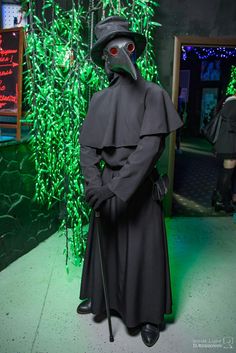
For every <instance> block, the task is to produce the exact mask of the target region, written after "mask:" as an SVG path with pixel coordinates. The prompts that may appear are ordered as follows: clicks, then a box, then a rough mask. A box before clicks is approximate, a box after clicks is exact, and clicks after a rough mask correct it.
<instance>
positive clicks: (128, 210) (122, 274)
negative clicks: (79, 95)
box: [77, 16, 182, 346]
mask: <svg viewBox="0 0 236 353" xmlns="http://www.w3.org/2000/svg"><path fill="white" fill-rule="evenodd" d="M95 34H96V37H97V42H96V43H95V44H94V46H93V48H92V50H91V57H92V60H93V61H94V62H95V63H96V64H97V65H99V66H101V67H104V68H105V71H106V73H107V75H108V78H109V81H110V84H109V87H108V88H105V89H103V90H101V91H99V92H96V93H95V94H94V95H93V96H92V99H91V101H90V105H89V109H88V113H87V116H86V118H85V120H84V122H83V125H82V128H81V132H80V138H79V139H80V146H81V152H80V161H81V168H82V172H83V175H84V180H85V194H86V200H87V201H88V203H89V204H90V206H91V207H92V208H93V210H92V213H91V218H90V225H89V232H88V239H87V247H86V254H85V258H84V264H83V271H82V279H81V287H80V299H85V300H84V301H83V302H82V303H80V305H79V306H78V308H77V312H78V313H80V314H82V313H93V314H101V313H102V312H104V311H105V302H104V293H103V287H102V281H101V269H100V263H99V255H98V247H97V242H96V236H97V233H96V219H95V212H94V211H96V210H99V212H100V215H101V225H102V252H103V255H104V266H105V271H106V277H107V289H108V293H109V307H110V308H111V309H114V310H115V311H117V312H118V313H119V315H120V317H121V318H122V320H123V322H124V323H125V325H126V326H127V327H129V328H134V327H138V326H139V327H141V335H142V339H143V341H144V343H145V344H146V345H147V346H152V345H153V344H154V343H155V342H156V341H157V339H158V337H159V324H160V323H161V322H162V321H163V320H164V314H170V313H171V312H172V296H171V283H170V270H169V261H168V248H167V238H166V231H165V224H164V215H163V209H162V203H161V202H158V201H155V200H154V199H153V198H152V189H153V180H156V178H157V170H156V168H155V165H156V163H157V161H158V159H159V158H160V156H161V154H162V152H163V150H164V147H165V137H166V136H167V135H168V134H169V133H170V132H171V131H174V130H176V129H178V128H179V127H181V126H182V121H181V119H180V117H179V115H178V114H177V112H176V110H175V108H174V105H173V103H172V101H171V99H170V97H169V95H168V93H167V92H166V91H165V90H164V89H162V88H161V87H159V86H158V85H157V84H155V83H153V82H149V81H146V80H144V78H143V77H142V76H141V74H140V72H139V69H138V67H137V66H136V64H135V61H136V59H137V58H138V57H139V56H140V55H141V54H142V52H143V51H144V49H145V45H146V39H145V37H144V36H143V35H142V34H140V33H135V32H131V31H130V30H129V29H128V21H127V20H125V19H124V18H122V17H120V16H112V17H108V18H106V19H104V20H102V21H100V22H99V23H98V24H97V25H96V27H95ZM101 160H103V161H104V162H105V166H104V169H103V170H102V171H101V170H100V168H99V163H100V161H101Z"/></svg>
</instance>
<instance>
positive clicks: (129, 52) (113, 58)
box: [103, 38, 137, 80]
mask: <svg viewBox="0 0 236 353" xmlns="http://www.w3.org/2000/svg"><path fill="white" fill-rule="evenodd" d="M103 59H104V60H105V70H106V72H107V74H108V77H109V76H111V75H112V72H117V73H119V72H126V73H128V74H129V75H130V76H131V77H132V78H133V79H134V80H137V72H136V69H135V66H134V64H135V62H136V53H135V44H134V42H133V41H132V40H131V39H129V38H116V39H113V40H111V41H110V42H109V43H108V44H107V45H106V46H105V48H104V50H103Z"/></svg>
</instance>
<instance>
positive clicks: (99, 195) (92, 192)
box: [85, 185, 115, 211]
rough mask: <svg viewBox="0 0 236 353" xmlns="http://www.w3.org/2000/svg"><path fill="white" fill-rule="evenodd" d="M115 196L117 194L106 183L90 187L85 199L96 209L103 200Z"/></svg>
mask: <svg viewBox="0 0 236 353" xmlns="http://www.w3.org/2000/svg"><path fill="white" fill-rule="evenodd" d="M113 196H115V194H114V193H113V192H112V191H111V190H110V189H109V188H108V187H107V186H106V185H103V186H99V187H94V188H90V189H89V190H88V191H87V192H86V194H85V199H86V201H87V202H88V204H89V205H90V206H91V207H92V208H93V209H94V210H95V211H96V210H97V209H98V208H99V207H100V205H101V204H102V202H103V201H105V200H107V199H109V198H111V197H113Z"/></svg>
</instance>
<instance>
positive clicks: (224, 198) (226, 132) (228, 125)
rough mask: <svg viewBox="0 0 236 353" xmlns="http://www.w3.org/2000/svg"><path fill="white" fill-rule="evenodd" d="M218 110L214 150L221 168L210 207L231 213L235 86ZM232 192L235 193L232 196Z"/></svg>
mask: <svg viewBox="0 0 236 353" xmlns="http://www.w3.org/2000/svg"><path fill="white" fill-rule="evenodd" d="M219 110H221V113H222V124H221V127H220V132H219V137H218V139H217V141H216V143H215V145H214V148H215V152H216V157H217V159H218V161H219V162H220V163H221V168H220V169H219V174H218V180H217V188H216V190H215V192H214V193H213V197H212V205H213V206H215V211H221V210H223V211H225V212H226V213H233V212H234V211H235V207H234V204H233V201H232V197H234V202H235V201H236V195H235V194H236V191H233V176H234V179H235V167H236V84H235V90H234V94H233V95H231V96H226V99H225V100H221V101H220V104H219V105H218V107H217V109H216V113H217V112H219ZM234 183H235V181H234ZM234 187H235V186H234ZM233 192H235V194H234V196H233V195H232V194H233Z"/></svg>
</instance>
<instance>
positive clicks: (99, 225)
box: [95, 211, 114, 342]
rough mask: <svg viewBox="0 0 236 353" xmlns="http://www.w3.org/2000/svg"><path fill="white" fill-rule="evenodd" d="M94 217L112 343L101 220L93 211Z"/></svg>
mask: <svg viewBox="0 0 236 353" xmlns="http://www.w3.org/2000/svg"><path fill="white" fill-rule="evenodd" d="M95 217H96V220H97V239H98V251H99V257H100V264H101V273H102V284H103V290H104V297H105V305H106V313H107V319H108V327H109V333H110V342H114V337H113V334H112V328H111V316H110V308H109V305H108V302H109V298H108V293H107V283H106V278H105V273H104V263H103V257H102V250H101V239H100V238H101V218H100V212H99V211H95Z"/></svg>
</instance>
